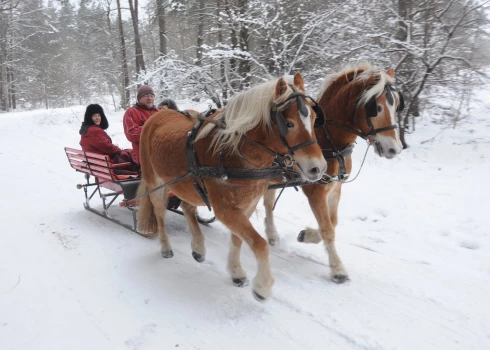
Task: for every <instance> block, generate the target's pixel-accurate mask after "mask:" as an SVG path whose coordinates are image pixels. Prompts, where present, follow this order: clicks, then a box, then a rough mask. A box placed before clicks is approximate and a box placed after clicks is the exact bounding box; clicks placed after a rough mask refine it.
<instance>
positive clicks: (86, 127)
mask: <svg viewBox="0 0 490 350" xmlns="http://www.w3.org/2000/svg"><path fill="white" fill-rule="evenodd" d="M108 127H109V122H108V121H107V117H106V116H105V114H104V110H103V109H102V107H101V106H100V105H98V104H92V105H88V106H87V109H86V110H85V118H84V119H83V123H82V127H81V128H80V131H79V133H80V135H81V139H80V146H82V150H83V151H84V152H94V153H100V154H107V155H108V156H109V157H111V158H113V157H115V156H117V155H119V154H120V153H121V151H122V150H121V149H120V148H119V147H117V146H116V145H114V144H113V143H112V140H111V138H110V137H109V135H107V133H106V132H105V131H104V130H106V129H107V128H108Z"/></svg>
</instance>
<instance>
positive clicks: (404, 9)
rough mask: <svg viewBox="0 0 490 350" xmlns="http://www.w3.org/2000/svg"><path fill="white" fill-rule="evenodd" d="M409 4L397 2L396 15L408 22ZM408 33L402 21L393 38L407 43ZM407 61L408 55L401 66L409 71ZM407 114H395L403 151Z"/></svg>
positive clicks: (407, 102) (403, 1)
mask: <svg viewBox="0 0 490 350" xmlns="http://www.w3.org/2000/svg"><path fill="white" fill-rule="evenodd" d="M410 2H411V0H398V15H399V16H400V18H401V19H404V20H408V18H407V16H408V15H407V14H408V7H409V5H410V4H409V3H410ZM408 31H409V28H408V27H407V25H406V23H405V22H403V21H399V22H398V23H397V31H396V33H395V38H396V39H397V40H399V41H407V40H408ZM400 47H401V46H400ZM407 61H411V56H410V55H408V57H406V58H405V61H404V62H403V63H402V64H401V65H405V66H408V67H409V68H408V71H410V66H411V64H410V62H407ZM399 73H400V72H399ZM397 74H398V73H397ZM400 74H402V76H403V73H400ZM401 91H402V93H403V92H405V93H404V96H406V97H405V98H406V99H407V101H406V102H405V103H406V104H408V105H410V103H409V101H408V94H407V93H406V90H405V91H404V89H401ZM408 113H409V111H407V112H406V115H405V113H403V112H400V113H397V122H398V130H399V132H400V141H401V143H402V146H403V149H405V148H408V145H407V142H406V141H405V126H406V123H405V122H406V120H408V117H409V114H408Z"/></svg>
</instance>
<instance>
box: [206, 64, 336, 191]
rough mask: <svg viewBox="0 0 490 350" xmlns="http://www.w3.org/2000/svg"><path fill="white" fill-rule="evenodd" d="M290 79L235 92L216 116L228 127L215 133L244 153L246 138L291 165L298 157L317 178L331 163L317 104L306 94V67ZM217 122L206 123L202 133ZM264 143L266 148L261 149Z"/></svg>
mask: <svg viewBox="0 0 490 350" xmlns="http://www.w3.org/2000/svg"><path fill="white" fill-rule="evenodd" d="M290 80H291V81H290V82H289V84H288V81H286V79H285V78H279V79H274V80H270V81H268V82H265V83H262V84H259V85H256V86H254V87H252V88H251V89H249V90H247V91H244V92H241V93H239V94H237V95H235V96H234V97H232V98H231V99H230V101H229V102H228V104H227V106H226V107H225V108H224V110H222V111H221V112H220V114H219V115H218V116H216V117H215V119H216V120H221V121H222V122H223V124H224V125H226V127H225V128H224V129H222V130H219V131H217V132H216V133H215V136H214V137H213V144H214V150H215V152H218V151H223V150H225V149H227V150H228V152H230V153H243V152H244V150H243V149H241V147H242V145H243V144H244V142H243V141H244V140H245V141H248V142H247V143H249V144H250V143H253V144H254V149H253V152H255V153H256V154H257V155H253V157H254V158H256V157H258V156H260V155H263V154H266V157H268V158H270V156H271V155H273V156H274V158H276V159H279V160H281V161H285V163H288V164H286V165H289V166H292V164H293V163H295V164H296V165H297V166H298V167H299V168H300V170H301V176H302V177H303V179H304V180H306V181H316V180H319V179H320V178H321V176H322V175H323V172H324V171H325V169H326V167H327V163H326V161H325V159H324V158H323V156H322V151H321V149H320V147H319V146H318V145H317V143H316V139H315V132H314V129H313V128H314V123H315V119H316V117H317V115H316V113H315V110H314V107H315V106H316V105H313V103H312V102H311V101H310V100H309V98H308V97H307V96H306V95H305V88H304V82H303V78H302V76H301V74H300V73H296V74H295V75H294V78H292V79H290ZM213 128H214V126H213V125H207V126H205V127H204V128H203V129H202V130H201V132H200V133H199V135H198V137H197V139H200V138H204V137H206V135H207V134H209V133H210V132H211V130H213ZM260 149H262V150H263V151H265V152H261V153H258V152H257V151H259V150H260ZM267 153H268V154H267ZM257 162H259V160H257ZM285 163H283V164H285Z"/></svg>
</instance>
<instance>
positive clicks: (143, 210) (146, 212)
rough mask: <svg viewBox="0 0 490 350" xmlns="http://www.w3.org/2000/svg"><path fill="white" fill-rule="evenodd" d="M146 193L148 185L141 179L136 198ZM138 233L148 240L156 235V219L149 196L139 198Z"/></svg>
mask: <svg viewBox="0 0 490 350" xmlns="http://www.w3.org/2000/svg"><path fill="white" fill-rule="evenodd" d="M148 191H149V188H148V184H147V183H146V181H145V180H143V179H142V180H141V183H140V185H139V187H138V192H137V194H136V196H139V195H142V194H144V193H146V192H148ZM138 231H139V232H140V233H142V234H144V235H145V236H147V237H150V238H153V237H155V236H156V235H157V234H158V222H157V217H156V215H155V212H154V211H153V203H152V202H151V200H150V196H149V195H146V196H143V197H142V198H140V202H139V208H138Z"/></svg>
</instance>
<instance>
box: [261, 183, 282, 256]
mask: <svg viewBox="0 0 490 350" xmlns="http://www.w3.org/2000/svg"><path fill="white" fill-rule="evenodd" d="M275 201H276V190H269V191H267V192H265V195H264V207H265V219H264V224H265V234H266V235H267V240H268V241H269V244H270V245H272V246H274V245H276V244H277V243H278V242H279V239H280V238H279V235H278V234H277V229H276V225H275V224H274V213H273V211H272V208H273V207H274V202H275Z"/></svg>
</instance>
